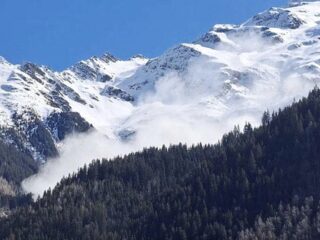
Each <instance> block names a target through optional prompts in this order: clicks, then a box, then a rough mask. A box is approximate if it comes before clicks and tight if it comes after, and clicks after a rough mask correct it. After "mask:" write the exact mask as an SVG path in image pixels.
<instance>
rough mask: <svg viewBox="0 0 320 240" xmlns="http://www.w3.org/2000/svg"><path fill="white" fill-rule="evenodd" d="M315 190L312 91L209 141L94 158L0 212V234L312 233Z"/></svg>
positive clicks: (319, 93)
mask: <svg viewBox="0 0 320 240" xmlns="http://www.w3.org/2000/svg"><path fill="white" fill-rule="evenodd" d="M212 134H215V133H214V132H213V133H212ZM106 147H110V146H106ZM319 197H320V90H319V89H314V90H313V91H312V92H311V93H310V94H309V96H308V97H307V98H304V99H302V100H301V101H299V102H296V103H294V104H293V105H292V106H290V107H287V108H285V109H283V110H279V112H277V113H272V114H270V113H268V112H266V113H265V114H264V116H263V118H262V126H261V127H259V128H257V129H253V128H252V127H251V125H250V124H247V125H246V126H245V128H244V130H243V133H242V132H241V131H240V130H239V128H237V127H236V128H235V129H234V131H233V132H231V133H229V134H227V135H225V136H224V137H223V139H222V140H221V142H219V143H218V144H216V145H201V144H199V145H197V146H190V147H187V146H185V145H177V146H170V147H168V148H167V147H163V148H161V149H157V148H150V149H146V150H144V151H142V152H138V153H134V154H130V155H128V156H125V157H123V158H116V159H113V161H107V160H102V161H99V160H97V161H94V162H93V163H92V164H90V166H86V167H83V168H82V169H81V170H80V171H79V172H78V173H77V174H74V175H72V176H69V177H68V178H65V179H63V180H62V181H61V183H60V184H58V186H57V187H55V188H54V189H53V190H52V191H51V190H49V191H47V192H46V193H45V194H44V196H43V198H41V199H39V200H37V201H36V202H35V203H33V204H31V205H30V206H27V207H23V208H20V209H19V210H17V211H16V212H15V213H13V214H12V215H11V216H10V217H8V218H6V219H3V220H2V222H1V223H0V225H1V227H0V238H1V239H119V240H120V239H128V240H129V239H132V240H133V239H139V240H144V239H145V240H146V239H159V240H160V239H161V240H163V239H192V240H197V239H320V232H319V231H320V212H319Z"/></svg>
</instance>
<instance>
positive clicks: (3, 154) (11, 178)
mask: <svg viewBox="0 0 320 240" xmlns="http://www.w3.org/2000/svg"><path fill="white" fill-rule="evenodd" d="M37 169H38V165H37V163H36V162H35V161H34V160H33V159H32V158H31V157H30V156H29V155H27V154H25V153H24V152H21V151H20V150H18V149H17V148H16V147H15V146H13V145H12V144H7V143H4V142H3V141H2V140H0V176H1V177H3V178H4V179H6V180H7V181H8V182H11V183H13V184H20V182H21V181H22V180H23V179H25V178H27V177H29V176H30V175H32V174H34V173H36V171H37Z"/></svg>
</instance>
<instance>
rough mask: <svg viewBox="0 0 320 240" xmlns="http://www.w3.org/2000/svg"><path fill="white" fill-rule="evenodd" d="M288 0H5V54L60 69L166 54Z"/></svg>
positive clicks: (1, 41) (1, 49) (1, 1)
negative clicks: (108, 58) (104, 58)
mask: <svg viewBox="0 0 320 240" xmlns="http://www.w3.org/2000/svg"><path fill="white" fill-rule="evenodd" d="M286 2H287V1H286V0H0V55H1V56H4V57H5V58H7V59H8V60H9V61H11V62H13V63H21V62H24V61H32V62H35V63H41V64H45V65H48V66H50V67H52V68H54V69H57V70H60V69H63V68H65V67H68V66H69V65H71V64H73V63H75V62H77V61H79V60H81V59H84V58H88V57H90V56H92V55H101V54H103V53H104V52H110V53H112V54H113V55H115V56H117V57H119V58H129V57H130V56H132V55H135V54H138V53H141V54H143V55H145V56H148V57H154V56H157V55H159V54H161V53H162V52H163V51H164V50H166V49H167V48H169V47H172V46H173V45H175V44H177V43H180V42H188V41H192V40H195V39H196V38H197V37H199V36H200V35H201V34H202V33H204V32H206V31H207V30H208V29H209V28H210V27H211V26H212V25H214V24H215V23H235V24H237V23H241V22H243V21H244V20H246V19H247V18H249V17H251V16H252V15H253V14H255V13H257V12H259V11H261V10H264V9H266V8H269V7H271V6H281V5H285V4H286Z"/></svg>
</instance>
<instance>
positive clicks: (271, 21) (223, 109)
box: [0, 1, 320, 155]
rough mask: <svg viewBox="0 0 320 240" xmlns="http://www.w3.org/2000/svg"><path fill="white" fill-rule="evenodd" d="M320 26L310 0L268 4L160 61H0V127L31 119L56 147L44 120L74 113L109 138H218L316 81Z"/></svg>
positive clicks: (319, 9)
mask: <svg viewBox="0 0 320 240" xmlns="http://www.w3.org/2000/svg"><path fill="white" fill-rule="evenodd" d="M319 23H320V2H319V1H314V2H308V3H306V2H305V3H302V4H292V6H291V7H286V8H271V9H268V10H266V11H264V12H262V13H259V14H257V15H255V16H253V17H252V18H250V19H249V20H248V21H246V22H245V23H243V24H241V25H230V24H219V25H215V26H213V27H212V28H211V29H210V30H209V31H208V32H207V33H205V34H203V35H202V36H201V37H200V38H199V39H196V40H195V41H194V42H192V43H183V44H180V45H178V46H175V47H173V48H171V49H169V50H167V51H166V52H165V53H164V54H162V55H161V56H159V57H157V58H154V59H146V58H144V57H142V56H135V57H133V58H131V59H128V60H120V59H117V58H116V57H114V56H112V55H111V54H104V55H102V56H100V57H92V58H89V59H87V60H83V61H80V62H79V63H77V64H75V65H74V66H71V67H70V68H68V69H66V70H64V71H62V72H56V71H54V70H51V69H49V68H47V67H45V66H37V65H34V64H32V63H25V64H22V65H14V64H10V63H8V62H7V61H6V60H5V59H4V58H0V125H1V126H5V127H10V128H15V129H24V128H25V127H28V126H24V125H28V119H29V118H30V116H32V119H34V118H35V119H38V120H39V121H40V122H42V123H43V127H44V128H45V129H48V131H49V133H50V134H51V136H52V139H53V142H54V144H58V142H59V140H60V139H59V138H57V137H56V136H58V135H59V134H58V133H57V129H54V130H53V129H50V127H49V126H48V122H50V124H51V125H55V124H53V123H52V121H53V120H52V119H61V116H62V114H61V113H78V114H79V116H81V117H82V118H83V119H84V120H85V121H86V122H87V123H89V124H92V126H93V127H94V128H95V129H96V130H97V131H99V132H101V133H102V134H104V135H106V136H107V137H108V138H110V139H124V138H126V139H127V138H129V137H130V139H131V140H132V141H135V139H139V137H141V136H142V135H146V134H148V133H149V130H150V129H152V132H153V134H154V136H153V138H152V139H154V140H150V141H148V142H146V143H145V144H146V145H157V144H158V143H176V142H179V141H183V142H189V143H190V142H191V143H192V142H198V141H205V142H208V141H214V140H215V139H218V138H219V136H220V135H221V134H222V133H223V132H224V131H227V130H229V128H232V127H233V125H234V124H237V123H243V122H244V121H252V122H253V123H256V122H257V116H260V115H261V113H262V111H263V110H265V109H267V108H269V109H276V108H278V107H279V106H282V105H284V104H287V103H289V102H290V101H291V100H292V99H293V98H299V97H301V96H303V95H305V94H306V93H307V92H308V91H309V90H310V89H311V88H312V87H313V86H314V85H315V84H317V83H319V80H320V77H319V76H320V75H319V74H320V43H319V42H320V40H319V39H320V24H319ZM30 113H32V114H30ZM54 114H60V115H59V116H57V115H54ZM14 116H19V117H18V118H14ZM53 116H55V117H53ZM64 117H66V116H65V115H64ZM73 117H74V116H73V115H68V116H67V118H68V119H69V120H68V121H69V122H71V121H73V120H72V119H73ZM17 119H18V120H17ZM70 119H71V120H70ZM74 119H77V121H79V124H80V122H81V123H82V124H84V123H83V121H82V120H79V119H80V118H79V117H75V118H74ZM167 121H169V122H170V121H171V124H165V123H167ZM211 123H214V124H216V125H218V126H219V129H220V130H219V132H217V133H216V134H212V136H211V137H208V136H207V135H205V137H204V135H203V134H204V133H203V134H202V131H203V130H202V129H200V125H202V126H207V128H209V129H210V127H211ZM77 124H78V123H77ZM180 124H182V125H183V126H186V128H187V130H190V132H192V133H195V132H196V133H198V134H197V137H195V136H194V135H195V134H191V133H190V135H188V131H183V132H184V134H183V137H181V136H180V135H179V133H176V134H173V131H172V129H171V128H170V127H171V126H177V129H179V127H178V126H180ZM51 125H50V126H51ZM216 125H215V126H216ZM70 126H72V127H74V125H72V124H70ZM190 126H192V128H194V129H189V128H188V127H190ZM157 128H159V130H156V129H157ZM198 128H199V129H198ZM147 130H148V131H147ZM184 130H185V129H184ZM19 131H20V130H19ZM21 131H22V130H21ZM212 131H216V128H214V129H212ZM204 132H205V131H204ZM30 134H33V132H32V131H30ZM25 138H26V139H27V140H26V141H27V143H26V146H27V147H28V148H30V149H31V150H32V151H35V152H37V149H34V146H33V145H32V143H31V142H28V141H29V140H28V136H25ZM127 140H128V139H127ZM141 144H142V145H143V143H141ZM39 154H40V155H41V153H39Z"/></svg>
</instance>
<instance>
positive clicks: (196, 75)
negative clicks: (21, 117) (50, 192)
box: [22, 36, 315, 195]
mask: <svg viewBox="0 0 320 240" xmlns="http://www.w3.org/2000/svg"><path fill="white" fill-rule="evenodd" d="M250 39H251V40H250V43H248V41H247V40H246V41H244V40H243V39H238V41H235V40H234V42H235V46H233V47H234V48H235V49H233V51H232V55H231V53H230V52H231V51H229V52H228V50H229V48H230V46H227V47H223V46H221V47H220V49H219V50H220V52H223V51H225V56H226V57H225V58H220V59H217V58H212V57H200V58H197V59H194V60H191V61H190V63H189V66H188V69H187V70H186V71H184V73H183V74H182V73H177V72H171V73H168V74H167V75H165V76H164V77H162V78H161V79H159V80H158V81H157V82H156V83H155V86H154V90H152V91H149V92H147V93H145V94H144V95H142V96H141V97H140V99H139V100H138V103H137V105H136V106H135V107H134V110H133V112H132V113H131V115H130V116H129V118H126V119H124V120H123V122H121V124H120V125H119V126H116V127H115V128H114V131H115V132H119V131H121V130H127V131H132V132H135V133H134V134H133V135H132V136H131V137H130V140H126V141H123V140H121V139H120V138H108V137H107V136H105V135H104V134H103V133H101V132H99V131H91V132H90V133H87V134H75V135H73V136H70V137H68V138H67V139H66V140H65V141H64V142H63V143H62V144H61V147H60V157H58V158H55V159H51V160H49V161H48V162H47V163H46V164H45V165H44V166H43V167H42V168H41V169H40V171H39V173H38V174H36V175H34V176H31V177H30V178H28V179H26V180H24V181H23V183H22V186H23V188H24V190H25V191H27V192H31V193H33V194H34V195H41V194H42V193H43V191H44V190H46V189H48V188H49V187H51V188H53V187H54V186H55V184H56V183H57V182H59V180H60V179H61V178H62V177H63V176H67V175H68V174H69V173H72V172H75V171H77V170H78V169H79V168H80V167H82V166H83V165H84V164H86V163H90V162H91V161H92V160H93V159H98V158H99V159H101V158H107V159H112V158H113V157H115V156H118V155H123V154H126V153H130V152H134V151H138V150H142V149H143V148H144V147H149V146H162V145H163V144H165V145H169V144H176V143H180V142H182V143H187V144H189V145H190V144H196V143H199V142H202V143H215V142H217V141H218V140H219V139H220V138H221V137H222V135H223V134H224V133H226V132H228V131H230V130H232V129H233V127H234V126H235V125H240V127H242V126H243V125H244V124H245V123H246V122H250V123H251V124H253V125H254V126H257V125H258V124H259V123H260V119H261V116H262V113H263V112H264V111H265V110H267V109H269V110H270V111H273V110H277V109H278V108H279V107H283V106H284V105H287V104H290V103H291V102H292V100H293V99H294V98H296V99H299V98H301V97H302V96H306V95H307V93H308V91H310V90H311V89H312V88H313V87H314V85H315V83H314V81H313V80H310V79H307V78H302V74H300V73H297V72H293V71H292V69H294V68H295V66H294V65H292V66H290V65H288V64H287V63H285V61H282V60H279V59H278V58H277V57H276V56H275V57H274V58H272V57H269V58H267V59H269V60H264V61H262V60H261V59H260V58H261V53H259V51H260V50H261V49H264V48H265V47H266V43H265V42H264V41H263V40H261V39H259V38H254V37H252V36H250ZM253 39H254V40H253ZM224 48H225V49H224ZM261 51H262V50H261ZM228 54H229V55H228ZM270 59H273V60H272V61H270ZM224 62H226V63H224ZM227 63H228V64H227ZM108 124H110V123H108Z"/></svg>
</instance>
